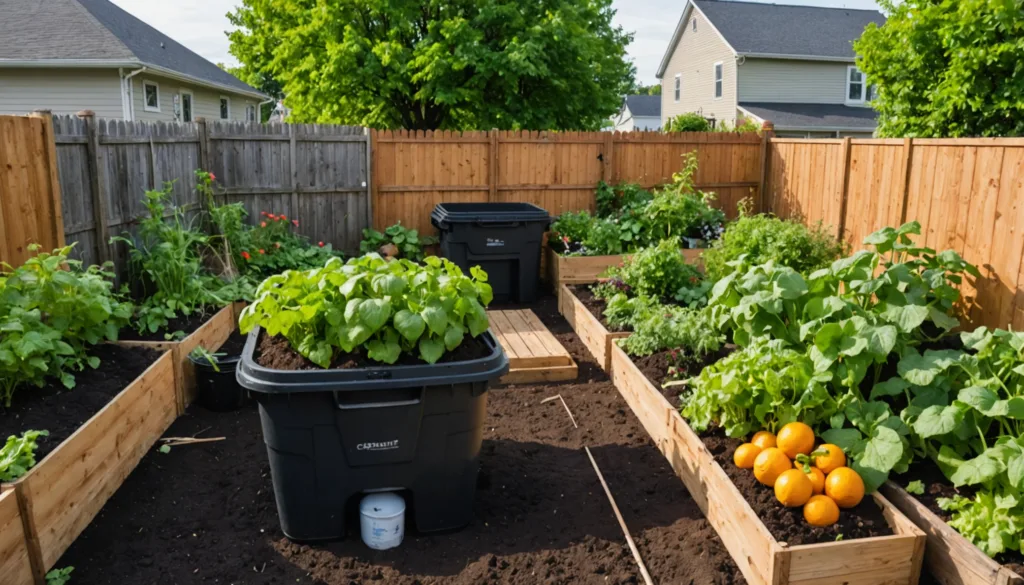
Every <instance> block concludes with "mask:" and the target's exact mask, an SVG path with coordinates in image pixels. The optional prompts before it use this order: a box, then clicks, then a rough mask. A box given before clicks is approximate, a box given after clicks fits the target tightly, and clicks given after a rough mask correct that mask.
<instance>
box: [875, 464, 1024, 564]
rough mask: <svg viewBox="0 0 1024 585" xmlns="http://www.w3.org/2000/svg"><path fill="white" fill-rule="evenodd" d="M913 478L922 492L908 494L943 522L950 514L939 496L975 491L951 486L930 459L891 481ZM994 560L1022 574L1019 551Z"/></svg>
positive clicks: (968, 495)
mask: <svg viewBox="0 0 1024 585" xmlns="http://www.w3.org/2000/svg"><path fill="white" fill-rule="evenodd" d="M914 480H918V481H920V482H921V483H923V484H924V493H923V494H921V495H917V494H910V495H911V496H913V497H915V498H917V501H919V502H921V503H922V504H924V505H925V507H927V508H928V509H929V510H931V511H932V513H933V514H935V515H936V516H938V517H939V518H941V519H942V520H943V521H944V522H949V520H950V518H951V517H952V515H951V514H950V513H949V512H946V511H945V510H943V509H942V508H940V507H939V502H938V500H939V498H952V497H953V496H956V495H961V496H963V497H965V498H971V497H973V496H974V492H975V490H974V488H971V487H969V486H968V487H962V488H955V487H953V485H952V484H951V483H950V482H949V480H948V479H946V476H945V475H943V474H942V470H940V469H939V466H938V465H936V464H935V463H934V462H933V461H931V460H930V459H925V460H921V461H918V462H917V463H915V464H913V465H911V466H910V469H909V470H908V471H907V472H906V473H904V474H901V475H897V476H893V477H892V481H893V483H895V484H897V485H899V486H900V487H904V488H905V487H906V486H907V484H908V483H910V482H912V481H914ZM995 560H996V562H998V563H1001V564H1003V565H1005V566H1006V568H1008V569H1010V570H1011V571H1014V572H1015V573H1017V574H1018V575H1021V576H1024V554H1021V553H1020V552H1019V551H1016V552H1008V553H1003V554H1001V555H998V556H997V557H996V558H995Z"/></svg>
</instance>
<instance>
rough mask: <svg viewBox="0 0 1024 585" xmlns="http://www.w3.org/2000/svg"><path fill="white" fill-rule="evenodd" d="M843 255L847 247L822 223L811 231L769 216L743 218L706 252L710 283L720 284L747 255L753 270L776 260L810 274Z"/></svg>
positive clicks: (730, 225)
mask: <svg viewBox="0 0 1024 585" xmlns="http://www.w3.org/2000/svg"><path fill="white" fill-rule="evenodd" d="M842 253H843V245H842V244H841V243H840V242H839V241H838V240H836V238H835V237H834V236H832V235H831V234H830V233H828V232H827V231H826V230H825V229H824V228H822V226H821V224H820V223H819V224H818V225H816V226H815V227H813V228H809V227H807V226H805V225H803V224H802V223H799V222H796V221H792V220H781V219H779V218H777V217H773V216H769V215H741V216H740V218H739V219H737V220H736V221H734V222H732V223H730V224H729V225H728V226H727V227H726V228H725V232H724V233H723V234H722V237H721V238H720V239H719V240H718V241H716V242H715V243H714V245H712V247H711V249H710V250H708V251H706V252H704V268H705V271H706V273H707V276H708V278H709V279H711V280H718V279H720V278H722V277H724V276H726V275H727V274H729V273H730V272H732V268H731V267H730V266H728V263H729V262H732V261H734V260H737V259H739V257H740V256H743V255H746V261H747V263H748V264H750V265H753V266H757V265H760V264H765V263H767V262H768V261H770V260H772V261H774V262H775V263H776V264H780V265H783V266H788V267H790V268H792V269H793V270H796V271H797V272H801V273H804V274H809V273H811V272H813V271H814V270H817V269H818V268H824V267H826V266H828V265H829V264H831V263H832V261H833V260H835V259H836V258H838V257H839V256H840V255H842Z"/></svg>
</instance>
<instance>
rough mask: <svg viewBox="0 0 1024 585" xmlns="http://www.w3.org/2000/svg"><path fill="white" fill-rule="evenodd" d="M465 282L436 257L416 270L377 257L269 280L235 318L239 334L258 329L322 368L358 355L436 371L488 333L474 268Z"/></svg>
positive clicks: (487, 294)
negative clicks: (412, 357)
mask: <svg viewBox="0 0 1024 585" xmlns="http://www.w3.org/2000/svg"><path fill="white" fill-rule="evenodd" d="M470 274H471V276H466V275H464V274H463V272H462V270H460V269H459V267H458V266H456V265H455V264H453V263H452V262H450V261H448V260H445V259H441V258H437V257H435V256H432V257H429V258H426V259H425V260H424V263H423V264H417V263H416V262H412V261H411V260H408V259H399V260H396V261H392V262H388V261H386V260H384V259H383V258H382V257H380V256H379V255H377V254H367V255H366V256H363V257H360V258H353V259H351V260H349V261H348V262H347V263H343V262H342V261H341V260H340V259H332V260H329V261H328V262H327V264H326V265H325V266H324V267H323V268H318V269H313V270H308V271H288V272H285V273H284V274H279V275H275V276H272V277H270V278H268V279H267V280H266V281H264V282H263V284H261V285H260V287H259V290H258V291H257V300H256V302H254V303H253V304H251V305H249V306H248V307H246V309H245V310H244V311H243V312H242V316H241V319H240V325H241V329H242V332H243V333H247V332H249V331H250V330H252V328H253V327H255V326H257V325H259V326H260V327H263V328H264V329H265V330H266V333H267V334H268V335H281V336H283V337H284V338H285V339H287V340H288V341H289V343H290V344H291V346H292V348H293V349H295V350H296V351H297V352H299V353H300V354H302V355H303V356H305V357H306V358H307V359H309V360H310V361H312V362H313V363H315V364H317V365H319V366H321V367H324V368H326V367H329V366H330V364H331V362H332V361H333V360H334V358H335V357H336V356H337V355H338V354H339V353H352V352H356V351H359V352H365V354H366V356H367V357H368V358H369V359H371V360H373V361H377V362H382V363H387V364H393V363H395V362H396V361H398V359H399V357H401V356H402V354H413V353H414V352H415V354H416V355H418V356H419V358H420V359H422V360H423V361H425V362H427V363H431V364H432V363H435V362H437V361H438V360H439V359H441V357H442V356H443V355H444V354H445V352H447V351H452V350H454V349H455V348H456V347H458V346H459V345H461V344H462V342H463V340H464V339H465V336H466V335H467V334H469V335H471V336H473V337H476V336H478V335H480V334H481V333H483V332H484V331H486V330H487V328H488V326H489V322H488V318H487V312H486V310H485V307H486V306H487V305H488V304H489V303H490V302H491V300H492V298H493V293H492V291H491V286H490V285H489V284H487V274H486V273H485V272H484V271H483V270H481V269H480V268H478V267H474V268H472V269H471V270H470Z"/></svg>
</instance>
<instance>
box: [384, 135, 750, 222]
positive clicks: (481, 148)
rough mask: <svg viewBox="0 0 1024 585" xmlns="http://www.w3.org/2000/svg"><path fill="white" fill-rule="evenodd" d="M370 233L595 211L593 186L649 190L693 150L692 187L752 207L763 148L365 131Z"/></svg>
mask: <svg viewBox="0 0 1024 585" xmlns="http://www.w3.org/2000/svg"><path fill="white" fill-rule="evenodd" d="M371 136H372V139H373V181H372V183H373V210H374V220H373V225H374V227H376V228H377V229H382V228H384V227H386V226H389V225H392V224H394V223H395V222H398V221H401V222H402V224H403V225H405V226H407V227H413V228H416V229H418V230H420V231H421V232H426V233H433V232H434V228H433V227H432V226H431V224H430V212H431V211H432V210H433V209H434V206H435V205H437V204H438V203H441V202H486V201H525V202H529V203H534V204H536V205H538V206H540V207H542V208H544V209H546V210H547V211H548V212H549V213H550V214H551V215H558V214H560V213H562V212H565V211H577V210H582V209H590V210H593V209H594V205H595V199H594V191H595V187H596V185H597V183H598V181H602V180H603V181H606V182H610V183H618V182H622V181H630V182H635V183H639V184H641V185H642V186H644V187H647V188H650V187H654V186H656V185H662V184H664V183H667V182H670V181H671V180H672V174H673V173H675V172H677V171H678V170H679V169H680V168H682V165H683V159H682V156H683V155H684V154H686V153H688V152H691V151H696V152H697V155H698V157H699V161H700V167H699V169H698V171H697V177H696V182H697V186H698V187H699V188H701V189H704V190H707V191H714V192H716V193H717V194H718V201H719V203H718V204H719V206H721V207H722V208H723V209H725V210H726V211H727V212H728V213H729V214H730V215H735V212H736V204H737V203H739V201H741V200H743V199H747V198H750V199H753V200H754V205H755V208H756V207H757V206H759V199H760V193H761V192H762V189H761V184H762V180H763V175H762V172H761V168H762V159H763V156H764V153H765V149H766V144H765V142H764V139H763V138H762V137H760V136H758V135H756V134H729V133H697V132H685V133H678V134H664V133H660V132H631V133H620V132H615V133H612V132H559V133H549V132H529V131H491V132H465V133H457V132H454V133H453V132H448V131H437V132H431V131H427V132H423V131H408V130H398V131H392V130H382V131H371Z"/></svg>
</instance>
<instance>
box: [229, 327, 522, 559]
mask: <svg viewBox="0 0 1024 585" xmlns="http://www.w3.org/2000/svg"><path fill="white" fill-rule="evenodd" d="M260 331H261V329H260V328H259V327H256V328H254V329H253V331H251V332H250V333H249V339H248V340H247V341H246V344H245V349H244V350H243V352H242V362H241V364H239V366H238V370H237V372H238V381H239V383H240V384H241V385H242V386H243V387H244V388H246V389H248V390H249V391H250V392H251V394H252V396H253V397H254V398H255V399H256V401H257V402H258V404H259V408H260V422H261V424H262V426H263V440H264V442H265V443H266V444H267V453H268V454H269V456H270V474H271V478H272V480H273V483H274V497H275V499H276V500H277V511H278V515H279V516H280V519H281V530H282V531H283V532H284V534H285V536H287V537H288V538H290V539H292V540H294V541H298V542H317V541H327V540H340V539H342V538H344V537H345V530H346V526H345V519H346V518H345V516H346V509H347V508H348V507H349V506H350V503H351V502H353V500H354V498H357V497H358V496H359V495H360V494H362V493H364V492H372V491H383V490H408V491H409V492H411V494H412V501H411V503H412V509H413V511H414V519H415V525H416V528H417V529H418V530H419V531H420V532H436V531H442V530H451V529H455V528H461V527H463V526H465V525H467V524H469V522H470V521H471V520H472V518H473V498H474V495H475V494H476V482H477V472H478V470H479V456H480V446H481V444H482V442H483V425H484V418H485V417H486V411H487V389H488V386H489V384H490V383H491V382H496V381H497V380H498V378H500V377H501V376H503V375H505V374H506V373H507V372H508V368H509V363H508V358H507V357H506V356H505V352H504V351H503V350H502V348H501V346H500V345H498V342H497V340H495V338H494V336H493V335H492V334H491V332H490V331H487V332H485V333H483V334H482V335H480V337H479V338H478V339H480V340H482V342H483V343H485V344H486V345H487V347H488V348H489V349H490V352H489V353H488V355H487V356H486V357H482V358H479V359H475V360H468V361H461V362H449V363H437V364H433V365H431V364H426V363H424V364H419V365H409V366H389V365H386V364H381V366H380V367H372V368H356V369H334V370H296V371H290V370H274V369H270V368H265V367H263V366H260V365H259V364H257V363H256V361H255V360H254V352H255V349H256V344H257V341H258V339H259V336H260Z"/></svg>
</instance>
